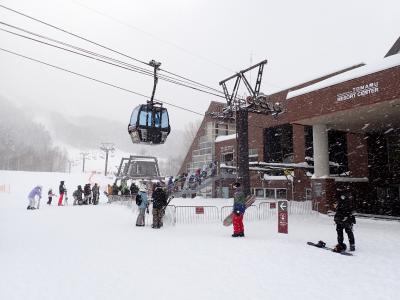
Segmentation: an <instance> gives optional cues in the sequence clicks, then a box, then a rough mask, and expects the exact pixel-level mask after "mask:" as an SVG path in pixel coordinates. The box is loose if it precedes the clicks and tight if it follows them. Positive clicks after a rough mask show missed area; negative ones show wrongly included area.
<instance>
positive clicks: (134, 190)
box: [129, 181, 139, 195]
mask: <svg viewBox="0 0 400 300" xmlns="http://www.w3.org/2000/svg"><path fill="white" fill-rule="evenodd" d="M129 190H130V191H131V195H136V194H137V193H138V192H139V188H138V186H137V185H136V184H135V183H134V182H133V181H132V183H131V186H130V187H129Z"/></svg>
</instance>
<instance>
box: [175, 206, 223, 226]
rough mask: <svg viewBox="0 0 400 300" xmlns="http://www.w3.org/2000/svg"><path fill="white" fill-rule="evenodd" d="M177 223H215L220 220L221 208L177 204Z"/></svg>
mask: <svg viewBox="0 0 400 300" xmlns="http://www.w3.org/2000/svg"><path fill="white" fill-rule="evenodd" d="M175 216H176V217H175V219H176V223H179V224H192V223H215V222H219V221H220V217H219V216H220V214H219V209H218V207H216V206H176V209H175Z"/></svg>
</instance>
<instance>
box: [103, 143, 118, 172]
mask: <svg viewBox="0 0 400 300" xmlns="http://www.w3.org/2000/svg"><path fill="white" fill-rule="evenodd" d="M100 150H102V151H104V152H105V153H106V162H105V163H106V166H105V168H104V176H107V168H108V154H109V153H110V152H111V153H112V152H114V151H115V147H114V144H113V143H101V145H100Z"/></svg>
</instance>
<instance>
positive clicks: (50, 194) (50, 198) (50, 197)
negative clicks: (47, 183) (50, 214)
mask: <svg viewBox="0 0 400 300" xmlns="http://www.w3.org/2000/svg"><path fill="white" fill-rule="evenodd" d="M55 196H56V195H55V194H53V189H49V191H48V193H47V197H49V201H47V204H48V205H51V201H53V197H55Z"/></svg>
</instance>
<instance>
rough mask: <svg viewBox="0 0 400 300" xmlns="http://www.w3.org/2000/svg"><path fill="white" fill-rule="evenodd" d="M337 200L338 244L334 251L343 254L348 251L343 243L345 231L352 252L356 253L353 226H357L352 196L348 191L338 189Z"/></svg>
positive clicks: (335, 219)
mask: <svg viewBox="0 0 400 300" xmlns="http://www.w3.org/2000/svg"><path fill="white" fill-rule="evenodd" d="M337 199H338V200H337V206H336V213H335V217H334V221H335V223H336V232H337V241H338V244H337V245H336V246H335V248H334V250H333V251H334V252H342V251H345V250H346V244H345V243H344V242H343V240H344V237H343V230H344V231H346V233H347V236H348V238H349V243H350V251H355V250H356V246H355V240H354V233H353V224H356V218H355V217H354V215H353V209H352V203H351V201H352V197H351V194H350V192H349V191H348V189H338V195H337Z"/></svg>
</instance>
